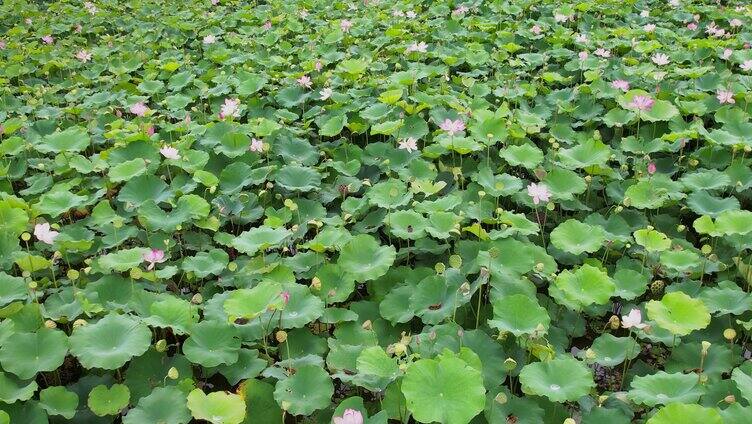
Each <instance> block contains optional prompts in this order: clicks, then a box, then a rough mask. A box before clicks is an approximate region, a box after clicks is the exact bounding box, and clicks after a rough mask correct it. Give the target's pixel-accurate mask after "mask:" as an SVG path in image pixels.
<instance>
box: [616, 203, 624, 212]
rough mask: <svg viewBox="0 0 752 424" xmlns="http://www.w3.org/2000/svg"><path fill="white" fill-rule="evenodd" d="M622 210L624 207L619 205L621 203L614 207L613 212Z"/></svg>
mask: <svg viewBox="0 0 752 424" xmlns="http://www.w3.org/2000/svg"><path fill="white" fill-rule="evenodd" d="M623 210H624V207H623V206H621V205H619V206H617V207H616V209H615V212H616V213H621V211H623Z"/></svg>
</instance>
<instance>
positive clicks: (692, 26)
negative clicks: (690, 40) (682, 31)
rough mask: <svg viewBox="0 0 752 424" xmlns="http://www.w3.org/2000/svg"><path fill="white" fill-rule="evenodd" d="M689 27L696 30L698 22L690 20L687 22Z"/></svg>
mask: <svg viewBox="0 0 752 424" xmlns="http://www.w3.org/2000/svg"><path fill="white" fill-rule="evenodd" d="M687 29H688V30H690V31H695V30H696V29H697V24H696V23H694V22H690V23H688V24H687Z"/></svg>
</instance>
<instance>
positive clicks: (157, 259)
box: [142, 249, 167, 270]
mask: <svg viewBox="0 0 752 424" xmlns="http://www.w3.org/2000/svg"><path fill="white" fill-rule="evenodd" d="M142 258H143V260H144V262H149V266H148V267H147V268H146V269H148V270H152V269H154V265H156V264H161V263H162V262H164V261H166V260H167V259H165V254H164V250H159V249H151V250H149V251H148V252H146V253H144V255H143V256H142Z"/></svg>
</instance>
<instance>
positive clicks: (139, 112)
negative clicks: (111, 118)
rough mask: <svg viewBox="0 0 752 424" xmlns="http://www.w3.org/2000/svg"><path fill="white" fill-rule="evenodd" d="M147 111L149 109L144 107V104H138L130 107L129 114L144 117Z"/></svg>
mask: <svg viewBox="0 0 752 424" xmlns="http://www.w3.org/2000/svg"><path fill="white" fill-rule="evenodd" d="M148 111H149V108H148V107H146V105H145V104H144V102H138V103H136V104H135V105H133V106H131V113H132V114H134V115H136V116H144V115H146V112H148Z"/></svg>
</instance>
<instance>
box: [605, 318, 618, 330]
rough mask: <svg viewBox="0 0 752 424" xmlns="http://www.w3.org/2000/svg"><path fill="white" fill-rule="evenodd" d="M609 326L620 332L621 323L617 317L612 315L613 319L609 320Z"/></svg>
mask: <svg viewBox="0 0 752 424" xmlns="http://www.w3.org/2000/svg"><path fill="white" fill-rule="evenodd" d="M608 325H609V326H610V327H611V329H612V330H618V329H619V327H620V326H621V321H620V320H619V317H618V316H617V315H611V318H609V319H608Z"/></svg>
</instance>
